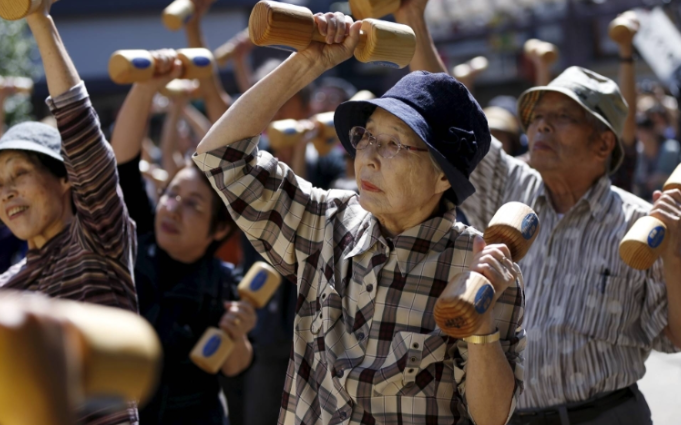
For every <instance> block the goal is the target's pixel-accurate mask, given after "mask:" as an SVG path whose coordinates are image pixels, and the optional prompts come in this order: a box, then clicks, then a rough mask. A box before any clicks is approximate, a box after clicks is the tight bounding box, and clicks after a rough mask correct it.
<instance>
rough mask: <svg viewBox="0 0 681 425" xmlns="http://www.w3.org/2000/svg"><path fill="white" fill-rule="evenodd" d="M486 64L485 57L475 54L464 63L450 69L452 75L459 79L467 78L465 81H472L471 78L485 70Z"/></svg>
mask: <svg viewBox="0 0 681 425" xmlns="http://www.w3.org/2000/svg"><path fill="white" fill-rule="evenodd" d="M488 66H489V61H488V60H487V58H486V57H484V56H476V57H474V58H473V59H471V60H469V61H468V62H466V63H462V64H460V65H457V66H455V67H454V69H452V75H454V78H456V79H457V80H459V81H463V80H468V81H467V82H472V80H473V79H474V78H475V77H477V76H478V75H479V74H480V73H482V72H483V71H484V70H486V69H487V67H488Z"/></svg>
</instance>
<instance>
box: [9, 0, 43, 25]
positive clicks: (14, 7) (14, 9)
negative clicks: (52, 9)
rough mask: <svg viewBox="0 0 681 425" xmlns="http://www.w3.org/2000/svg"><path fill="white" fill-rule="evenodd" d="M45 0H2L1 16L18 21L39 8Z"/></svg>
mask: <svg viewBox="0 0 681 425" xmlns="http://www.w3.org/2000/svg"><path fill="white" fill-rule="evenodd" d="M42 4H43V0H0V18H2V19H6V20H8V21H16V20H18V19H22V18H25V17H26V16H28V15H30V14H31V13H33V12H35V11H36V10H38V8H39V7H40V6H41V5H42Z"/></svg>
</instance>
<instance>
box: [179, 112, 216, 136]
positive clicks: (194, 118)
mask: <svg viewBox="0 0 681 425" xmlns="http://www.w3.org/2000/svg"><path fill="white" fill-rule="evenodd" d="M182 116H183V117H184V118H185V119H186V120H187V122H188V123H189V126H190V127H191V128H192V130H193V131H194V134H195V135H196V137H198V138H199V139H203V138H204V137H205V136H206V133H208V130H210V126H211V124H212V123H211V122H210V121H209V120H208V118H206V116H205V115H203V114H202V113H201V111H199V110H198V109H196V108H195V107H194V106H192V105H191V104H187V105H185V107H184V109H183V110H182Z"/></svg>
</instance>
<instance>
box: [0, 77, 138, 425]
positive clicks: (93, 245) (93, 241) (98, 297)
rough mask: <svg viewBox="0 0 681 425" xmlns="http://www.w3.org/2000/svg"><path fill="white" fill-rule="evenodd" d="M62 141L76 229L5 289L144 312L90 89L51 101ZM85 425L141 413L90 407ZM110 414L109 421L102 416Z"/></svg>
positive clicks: (7, 277) (17, 269) (16, 273)
mask: <svg viewBox="0 0 681 425" xmlns="http://www.w3.org/2000/svg"><path fill="white" fill-rule="evenodd" d="M47 104H48V105H49V107H50V109H51V111H52V113H53V114H54V116H55V118H56V119H57V124H58V127H59V131H60V133H61V137H62V149H61V155H62V157H63V158H64V165H65V167H66V170H67V172H68V180H69V182H70V183H71V185H72V186H71V190H72V193H73V202H74V204H75V207H76V210H75V215H74V218H73V220H72V221H71V223H70V224H69V225H68V226H67V227H66V228H65V229H64V230H63V231H62V232H61V233H59V234H58V235H56V236H55V237H53V238H52V239H50V240H49V241H48V242H47V243H46V244H45V245H44V246H43V247H42V248H40V249H33V250H29V251H28V253H27V255H26V258H25V259H24V260H23V261H21V262H20V263H18V264H16V265H14V266H13V267H11V268H10V269H9V270H8V271H7V272H5V273H4V274H2V275H0V288H7V289H18V290H28V291H37V292H42V293H44V294H46V295H48V296H50V297H55V298H66V299H71V300H76V301H84V302H91V303H95V304H102V305H106V306H112V307H120V308H123V309H126V310H130V311H134V312H137V296H136V294H135V285H134V282H133V278H132V271H133V264H134V263H133V259H134V254H135V249H136V239H135V227H134V223H133V222H132V221H131V220H130V219H129V218H128V212H127V210H126V208H125V204H124V203H123V196H122V194H121V192H120V189H119V188H118V174H117V172H116V160H115V158H114V154H113V151H112V150H111V147H110V146H109V144H108V143H107V141H106V140H105V138H104V135H103V134H102V132H101V129H100V127H99V119H98V118H97V114H96V113H95V110H94V109H93V108H92V105H91V104H90V99H89V97H88V93H87V90H86V89H85V85H84V84H83V83H80V84H78V85H77V86H75V87H73V88H72V89H71V90H69V91H68V92H66V93H64V94H62V95H60V96H58V97H56V98H54V99H52V98H48V99H47ZM85 410H87V412H82V414H81V422H80V423H91V424H95V423H96V424H98V425H108V424H119V423H126V422H128V421H129V422H131V423H134V422H136V421H137V411H136V409H135V408H134V407H133V408H129V409H128V408H125V407H124V408H123V409H122V411H121V409H120V408H118V409H117V412H113V413H109V412H108V411H107V409H106V408H96V409H93V408H88V409H85ZM102 416H104V417H102Z"/></svg>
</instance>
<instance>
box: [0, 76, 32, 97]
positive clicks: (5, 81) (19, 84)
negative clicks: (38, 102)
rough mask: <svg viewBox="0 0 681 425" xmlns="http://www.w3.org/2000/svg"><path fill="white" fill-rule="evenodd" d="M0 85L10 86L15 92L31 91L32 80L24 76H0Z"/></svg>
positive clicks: (24, 92) (28, 92) (25, 92)
mask: <svg viewBox="0 0 681 425" xmlns="http://www.w3.org/2000/svg"><path fill="white" fill-rule="evenodd" d="M0 87H12V88H13V89H14V91H15V92H16V93H21V94H31V93H33V80H31V79H30V78H26V77H5V78H3V77H0Z"/></svg>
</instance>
